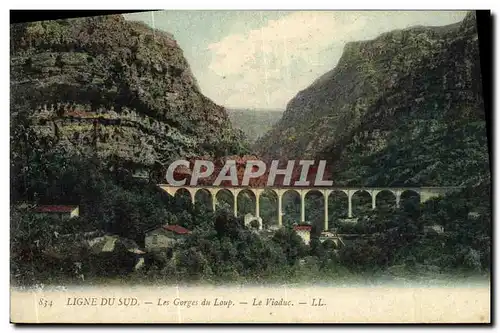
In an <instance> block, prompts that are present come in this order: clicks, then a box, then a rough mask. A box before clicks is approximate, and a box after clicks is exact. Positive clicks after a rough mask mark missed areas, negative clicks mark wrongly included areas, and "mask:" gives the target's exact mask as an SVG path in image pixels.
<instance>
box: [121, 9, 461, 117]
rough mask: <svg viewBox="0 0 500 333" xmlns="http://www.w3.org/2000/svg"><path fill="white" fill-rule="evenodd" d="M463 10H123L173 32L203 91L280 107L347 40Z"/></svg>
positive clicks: (218, 98) (236, 102)
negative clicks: (138, 11) (132, 11)
mask: <svg viewBox="0 0 500 333" xmlns="http://www.w3.org/2000/svg"><path fill="white" fill-rule="evenodd" d="M465 15H466V12H463V11H451V12H450V11H448V12H445V11H431V12H425V11H411V12H402V11H390V12H384V11H282V12H279V11H216V10H212V11H172V10H170V11H157V12H143V13H132V14H125V15H124V16H125V17H126V18H127V19H131V20H140V21H143V22H145V23H146V24H148V25H149V26H152V27H155V28H156V29H160V30H165V31H168V32H170V33H171V34H173V35H174V37H175V39H176V40H177V42H178V43H179V45H180V46H181V48H182V50H183V52H184V56H185V57H186V59H187V60H188V62H189V65H190V67H191V70H192V72H193V74H194V76H195V77H196V80H197V81H198V83H199V85H200V88H201V91H202V93H203V94H204V95H206V96H207V97H209V98H210V99H212V100H213V101H214V102H216V103H217V104H220V105H223V106H225V107H229V108H249V109H255V108H259V109H281V110H284V109H285V106H286V104H287V103H288V101H289V100H290V99H292V98H293V97H294V96H295V95H296V94H297V93H298V92H299V91H300V90H302V89H304V88H306V87H307V86H309V85H310V84H311V83H312V82H313V81H314V80H315V79H317V78H318V77H319V76H321V75H322V74H324V73H326V72H328V71H329V70H331V69H333V68H334V67H335V65H336V64H337V62H338V60H339V58H340V56H341V55H342V50H343V47H344V45H345V43H347V42H349V41H356V40H366V39H373V38H375V37H377V36H378V35H380V34H381V33H384V32H387V31H391V30H394V29H402V28H407V27H410V26H415V25H426V26H442V25H447V24H451V23H455V22H458V21H461V20H462V19H463V18H464V17H465Z"/></svg>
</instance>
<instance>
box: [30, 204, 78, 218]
mask: <svg viewBox="0 0 500 333" xmlns="http://www.w3.org/2000/svg"><path fill="white" fill-rule="evenodd" d="M34 211H35V213H38V214H44V215H52V216H57V217H59V218H61V219H68V218H72V217H77V216H79V215H80V212H79V208H78V206H70V205H40V206H37V207H35V209H34Z"/></svg>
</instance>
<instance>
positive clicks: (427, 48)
mask: <svg viewBox="0 0 500 333" xmlns="http://www.w3.org/2000/svg"><path fill="white" fill-rule="evenodd" d="M256 146H257V147H259V151H258V153H260V154H261V155H264V156H268V157H272V158H276V157H281V158H288V159H290V158H303V159H304V158H325V159H327V160H328V161H329V163H330V165H332V166H333V168H332V169H333V172H334V179H335V181H336V183H337V184H356V185H367V186H368V185H379V186H392V185H397V184H399V185H410V184H411V185H428V186H432V185H435V186H444V185H462V184H464V183H468V182H478V181H481V178H482V175H484V173H485V172H487V170H488V155H487V139H486V130H485V123H484V109H483V101H482V88H481V76H480V64H479V50H478V36H477V31H476V20H475V14H474V13H472V12H471V13H469V14H468V15H467V16H466V18H465V19H464V20H463V21H462V22H459V23H456V24H453V25H449V26H444V27H413V28H409V29H405V30H397V31H392V32H389V33H385V34H383V35H381V36H379V37H378V38H376V39H374V40H370V41H363V42H351V43H348V44H347V45H346V46H345V49H344V53H343V55H342V57H341V59H340V60H339V62H338V65H337V66H336V67H335V68H334V69H333V70H332V71H330V72H328V73H326V74H324V75H323V76H321V77H320V78H318V79H317V80H316V81H315V82H314V83H313V84H312V85H311V86H309V87H308V88H307V89H305V90H303V91H301V92H299V93H298V94H297V95H296V96H295V97H294V98H293V99H292V100H291V101H290V102H289V103H288V105H287V108H286V111H285V113H284V115H283V118H282V119H281V120H280V121H279V122H278V123H277V125H276V126H275V127H274V128H273V129H272V130H271V131H270V132H268V133H267V134H266V135H265V136H264V138H263V139H261V140H260V141H259V142H257V144H256Z"/></svg>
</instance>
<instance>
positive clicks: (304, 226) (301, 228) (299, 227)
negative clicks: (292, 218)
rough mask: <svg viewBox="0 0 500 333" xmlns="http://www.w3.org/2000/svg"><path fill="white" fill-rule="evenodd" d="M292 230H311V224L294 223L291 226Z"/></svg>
mask: <svg viewBox="0 0 500 333" xmlns="http://www.w3.org/2000/svg"><path fill="white" fill-rule="evenodd" d="M293 230H295V231H311V230H312V226H310V225H296V226H294V227H293Z"/></svg>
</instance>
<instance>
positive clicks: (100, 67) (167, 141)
mask: <svg viewBox="0 0 500 333" xmlns="http://www.w3.org/2000/svg"><path fill="white" fill-rule="evenodd" d="M11 100H12V103H11V115H12V116H14V117H15V116H18V115H19V114H23V113H24V114H27V115H28V118H29V119H30V122H31V125H32V126H33V128H34V129H35V132H36V135H37V139H40V140H42V141H43V142H55V143H56V145H57V146H58V147H62V148H64V149H65V150H69V151H71V152H75V153H81V154H90V153H97V155H98V156H99V157H100V158H102V159H107V158H118V159H120V160H124V161H128V162H132V163H137V164H140V165H146V166H147V165H152V164H154V163H155V162H160V163H162V162H164V161H165V160H168V159H173V158H176V157H179V156H189V155H203V154H210V153H211V151H212V150H213V147H220V146H224V145H225V144H227V143H230V142H232V141H234V140H237V138H238V137H237V135H238V133H236V132H235V131H234V130H233V129H232V127H231V124H230V121H229V119H228V117H227V114H226V111H225V109H224V108H223V107H221V106H219V105H216V104H215V103H213V102H212V101H211V100H209V99H208V98H207V97H205V96H204V95H203V94H202V93H201V92H200V89H199V88H198V85H197V83H196V80H195V78H194V77H193V75H192V73H191V71H190V68H189V65H188V63H187V61H186V59H185V58H184V57H183V54H182V50H181V49H180V48H179V46H178V45H177V43H176V41H175V40H174V39H173V37H172V36H171V35H170V34H168V33H166V32H162V31H158V30H153V29H151V28H149V27H147V26H146V25H144V24H142V23H138V22H129V21H126V20H125V19H124V18H123V17H122V16H118V15H110V16H102V17H89V18H75V19H65V20H58V21H46V22H33V23H23V24H16V25H12V26H11ZM30 139H31V140H35V138H30Z"/></svg>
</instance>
